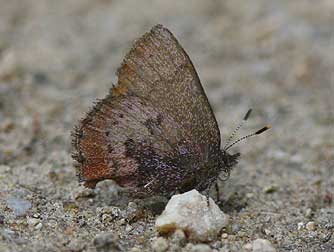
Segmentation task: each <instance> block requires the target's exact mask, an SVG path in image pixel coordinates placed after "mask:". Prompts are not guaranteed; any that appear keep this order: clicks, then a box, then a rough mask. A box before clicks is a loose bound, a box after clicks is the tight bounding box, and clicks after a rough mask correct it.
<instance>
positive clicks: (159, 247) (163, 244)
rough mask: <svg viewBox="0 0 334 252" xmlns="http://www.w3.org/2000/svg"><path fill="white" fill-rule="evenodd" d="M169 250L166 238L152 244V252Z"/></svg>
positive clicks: (158, 239)
mask: <svg viewBox="0 0 334 252" xmlns="http://www.w3.org/2000/svg"><path fill="white" fill-rule="evenodd" d="M167 249H168V242H167V240H166V239H165V238H163V237H159V238H157V239H156V240H154V241H153V242H152V250H153V251H155V252H165V251H167Z"/></svg>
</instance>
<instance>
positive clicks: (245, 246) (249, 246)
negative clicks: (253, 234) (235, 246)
mask: <svg viewBox="0 0 334 252" xmlns="http://www.w3.org/2000/svg"><path fill="white" fill-rule="evenodd" d="M243 248H244V250H246V251H251V250H252V249H253V245H252V243H246V244H245V245H244V246H243Z"/></svg>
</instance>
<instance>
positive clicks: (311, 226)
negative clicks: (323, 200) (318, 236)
mask: <svg viewBox="0 0 334 252" xmlns="http://www.w3.org/2000/svg"><path fill="white" fill-rule="evenodd" d="M306 229H307V230H308V231H314V230H315V222H314V221H310V222H308V223H306Z"/></svg>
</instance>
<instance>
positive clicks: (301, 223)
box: [297, 222, 304, 230]
mask: <svg viewBox="0 0 334 252" xmlns="http://www.w3.org/2000/svg"><path fill="white" fill-rule="evenodd" d="M303 228H304V222H298V224H297V229H298V230H301V229H303Z"/></svg>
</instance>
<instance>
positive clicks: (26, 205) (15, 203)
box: [6, 197, 31, 216]
mask: <svg viewBox="0 0 334 252" xmlns="http://www.w3.org/2000/svg"><path fill="white" fill-rule="evenodd" d="M6 203H7V206H8V208H10V209H11V210H12V211H13V212H14V214H15V215H16V216H23V215H25V214H26V212H27V211H28V210H29V209H30V208H31V202H30V201H28V200H25V199H20V198H16V197H10V198H8V199H7V200H6Z"/></svg>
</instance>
